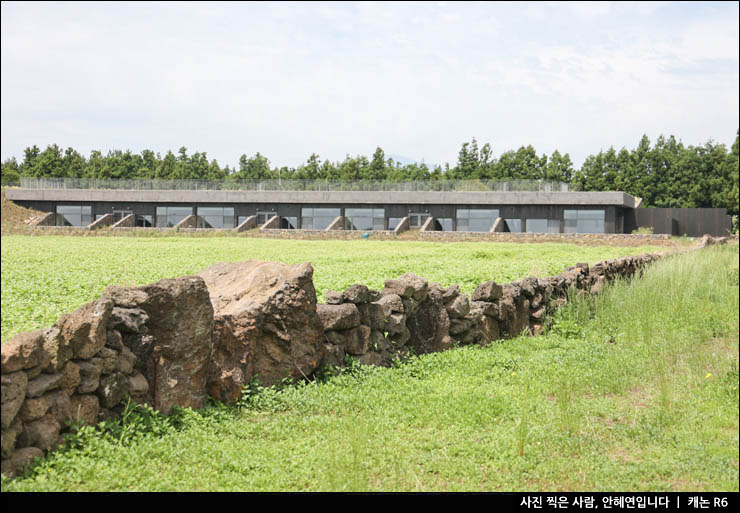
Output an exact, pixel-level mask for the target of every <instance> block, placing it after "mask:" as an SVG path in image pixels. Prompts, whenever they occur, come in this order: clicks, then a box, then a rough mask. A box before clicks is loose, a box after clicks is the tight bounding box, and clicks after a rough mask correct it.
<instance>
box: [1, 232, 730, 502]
mask: <svg viewBox="0 0 740 513" xmlns="http://www.w3.org/2000/svg"><path fill="white" fill-rule="evenodd" d="M7 240H9V241H11V244H10V245H7V244H6V237H3V323H5V319H4V317H5V315H6V311H13V309H12V308H10V305H6V303H5V301H6V297H5V295H6V286H7V285H6V283H7V284H8V285H9V284H11V283H12V285H13V286H12V287H9V289H8V290H14V295H15V296H16V297H17V298H22V297H24V295H27V293H25V292H23V291H26V290H36V289H38V291H37V293H36V294H35V295H31V296H28V297H27V298H26V300H27V301H28V305H29V306H28V308H31V309H33V308H38V305H39V304H43V301H44V297H45V296H44V294H53V296H54V297H55V298H58V299H60V302H59V303H57V305H56V307H58V308H61V309H62V310H64V309H68V306H63V305H62V304H63V301H61V299H63V298H65V297H66V295H70V296H72V301H71V303H70V304H71V305H72V306H74V305H76V304H79V303H82V302H84V301H87V300H89V299H91V298H92V297H94V296H95V295H96V294H98V292H99V291H100V290H102V288H104V287H105V285H107V284H109V283H120V282H123V283H126V282H134V283H144V282H147V281H152V280H154V279H157V278H161V277H164V276H175V275H179V274H183V273H188V272H195V271H197V270H199V269H200V268H202V267H204V266H206V265H209V264H211V263H213V262H216V261H218V260H239V259H242V258H249V257H254V258H265V259H279V260H283V261H287V262H298V261H303V260H309V261H312V262H313V263H314V266H315V268H316V283H317V288H318V289H319V290H323V289H325V288H339V289H341V288H343V287H344V286H346V285H349V284H351V283H353V282H361V283H366V284H369V285H371V286H375V287H379V286H380V285H381V284H382V280H380V279H379V277H377V276H375V274H376V273H382V276H383V277H393V275H394V274H401V273H403V272H406V271H413V272H417V273H418V274H420V275H423V276H426V277H428V278H430V279H432V280H437V281H440V282H442V283H444V284H447V283H454V282H457V283H462V284H463V285H464V287H465V288H466V290H467V291H468V292H469V291H470V289H471V287H472V285H473V284H474V283H475V282H477V281H480V280H482V279H484V278H490V277H493V278H495V279H498V280H500V281H502V282H504V281H508V280H510V279H514V278H518V277H521V276H524V275H526V274H529V273H534V274H553V273H555V272H559V271H560V270H561V269H562V268H563V267H565V266H566V265H569V264H572V263H574V262H575V261H588V262H591V263H593V262H594V261H596V260H599V259H602V258H611V257H614V256H618V255H621V254H627V253H628V252H629V253H634V252H642V251H643V250H644V249H645V248H632V249H630V250H625V249H621V248H607V247H601V248H582V247H573V246H567V245H563V246H560V245H550V244H542V245H531V246H530V245H511V246H508V245H504V244H484V243H481V244H471V243H465V244H460V245H439V246H437V245H434V244H425V243H419V244H413V243H412V244H405V243H404V244H398V243H376V244H378V245H377V246H376V245H373V244H367V243H363V242H357V243H346V242H332V243H327V242H316V243H314V242H296V241H291V242H290V243H289V244H284V242H285V241H259V242H256V241H254V240H248V241H241V240H228V241H222V240H187V241H185V240H183V241H180V240H179V239H174V240H172V241H169V240H167V241H157V242H156V243H154V244H153V245H151V246H150V245H148V244H150V243H149V241H139V240H117V239H107V238H101V239H77V238H67V239H65V240H63V241H62V240H56V239H52V238H47V237H43V238H39V239H31V238H23V237H19V238H7ZM222 242H225V244H223V245H221V243H222ZM476 254H479V255H487V256H482V257H476V256H475V255H476ZM135 255H140V256H138V257H135ZM334 255H338V257H339V258H342V259H346V261H342V262H336V261H335V259H333V256H334ZM386 255H390V256H386ZM127 260H128V261H130V262H135V261H138V262H142V263H143V262H146V263H147V265H146V266H143V265H140V264H137V265H130V266H129V267H128V268H127V270H126V271H125V273H124V272H123V271H122V270H121V267H122V266H123V264H124V263H125V262H126V261H127ZM6 266H7V269H8V270H12V271H13V273H12V274H13V276H11V277H8V276H7V272H6ZM144 267H146V269H143V268H144ZM322 269H323V273H322V271H321V270H322ZM368 269H371V270H368ZM373 269H374V271H372V270H373ZM65 270H67V271H68V272H69V274H68V275H65V274H63V273H64V272H65ZM24 272H25V273H28V274H29V275H32V276H31V277H30V278H29V279H28V280H27V281H29V282H32V283H33V285H32V284H31V283H23V277H21V276H18V274H21V273H24ZM41 276H46V277H47V278H46V279H43V278H40V277H41ZM6 280H9V281H8V282H6ZM78 282H84V284H85V285H86V287H85V288H79V289H78V288H76V284H77V283H78ZM13 287H15V288H13ZM55 287H64V289H65V290H64V291H61V292H60V291H57V290H53V289H54V288H55ZM6 309H7V310H6ZM14 315H15V316H16V318H17V320H16V321H15V322H14V323H11V324H10V325H9V326H8V331H9V332H13V331H17V330H18V329H28V328H27V327H25V326H24V327H22V328H21V327H20V326H21V324H23V323H26V325H34V323H36V324H43V323H46V324H49V323H50V322H51V321H52V320H53V319H54V317H55V315H56V314H51V313H47V315H48V316H49V317H48V319H49V320H46V318H45V317H43V316H39V317H38V318H36V319H35V320H31V321H28V320H24V313H23V312H22V311H17V312H15V313H14ZM26 315H27V314H26ZM3 329H4V330H5V329H6V327H5V324H3ZM4 333H5V331H4ZM738 411H739V407H738V246H737V245H733V246H725V247H712V248H708V249H704V250H701V251H694V252H690V253H687V254H681V255H677V256H673V257H670V258H668V259H665V260H662V261H659V262H657V263H655V264H653V265H652V266H651V267H650V269H648V271H647V272H646V273H645V275H644V276H643V277H642V278H640V279H634V280H631V281H629V282H625V281H620V282H617V283H616V284H615V285H613V286H611V287H608V288H607V289H606V290H605V291H604V292H603V293H602V294H600V295H599V296H597V297H595V298H585V299H584V300H581V301H574V302H572V303H570V304H569V305H568V306H566V307H565V308H563V309H561V310H560V311H559V313H558V314H557V315H556V318H555V323H554V325H553V327H552V329H551V330H550V331H549V332H547V333H546V334H545V335H543V336H539V337H526V338H516V339H512V340H506V341H498V342H495V343H493V344H491V345H489V346H487V347H462V348H456V349H453V350H450V351H447V352H444V353H437V354H431V355H424V356H421V357H415V358H412V359H410V360H409V361H407V362H404V363H399V364H398V365H396V366H394V367H392V368H389V369H386V368H375V367H361V366H357V365H353V366H351V367H350V368H349V369H347V370H346V371H344V372H342V373H340V374H338V375H333V376H325V377H323V378H322V379H317V380H315V381H313V382H310V383H301V384H297V385H291V386H285V387H282V388H281V387H275V388H268V389H259V388H252V389H250V390H248V391H246V392H245V395H244V396H243V398H242V400H241V401H240V403H239V404H238V405H237V406H235V407H227V406H224V405H222V404H219V403H215V402H212V403H211V404H209V406H208V407H206V408H204V409H203V410H200V411H197V412H196V411H192V410H182V409H180V410H176V411H175V413H174V414H173V415H171V416H169V417H164V416H161V415H159V414H157V413H156V412H154V413H153V412H150V411H147V410H142V409H138V410H133V411H132V412H131V413H130V414H128V415H127V416H126V420H125V422H109V423H105V424H103V425H102V426H98V428H96V429H93V428H85V429H83V430H81V431H80V432H79V433H78V434H77V435H75V436H74V437H72V438H71V439H70V441H69V443H68V446H67V447H66V448H64V449H61V450H59V451H57V452H55V453H51V454H50V455H49V456H47V457H46V458H45V459H44V460H43V461H40V462H38V463H37V464H36V465H35V466H33V467H32V468H31V469H30V470H28V471H27V473H26V474H25V475H24V476H21V477H19V478H17V479H15V480H8V479H7V478H5V477H4V476H3V477H2V490H3V491H165V490H167V491H516V490H528V491H530V490H562V491H570V490H579V491H586V490H596V491H611V490H617V491H619V490H630V491H641V490H655V491H662V490H673V491H689V490H691V491H695V490H702V491H710V490H715V491H737V490H738V452H739V451H738V442H739V440H738Z"/></svg>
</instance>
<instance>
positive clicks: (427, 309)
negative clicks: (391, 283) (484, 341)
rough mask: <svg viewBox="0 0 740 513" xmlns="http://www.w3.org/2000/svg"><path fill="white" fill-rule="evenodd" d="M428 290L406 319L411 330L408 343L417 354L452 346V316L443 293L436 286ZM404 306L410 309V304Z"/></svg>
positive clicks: (442, 349)
mask: <svg viewBox="0 0 740 513" xmlns="http://www.w3.org/2000/svg"><path fill="white" fill-rule="evenodd" d="M387 283H388V282H386V286H387ZM426 292H427V291H426V290H425V294H426V298H425V299H424V300H423V301H421V302H420V303H418V307H417V308H416V309H415V311H414V312H413V313H411V314H409V315H408V318H407V319H406V327H407V328H408V330H409V332H410V337H409V340H408V342H407V343H406V345H407V346H408V347H410V348H412V349H413V350H414V352H415V353H416V354H424V353H433V352H438V351H445V350H447V349H449V348H450V347H451V346H452V338H451V337H450V317H449V315H447V309H446V308H445V304H444V302H443V300H442V294H441V293H440V292H439V291H438V290H437V289H436V288H434V289H428V294H427V293H426ZM404 306H405V307H406V308H407V311H408V306H407V305H406V304H404Z"/></svg>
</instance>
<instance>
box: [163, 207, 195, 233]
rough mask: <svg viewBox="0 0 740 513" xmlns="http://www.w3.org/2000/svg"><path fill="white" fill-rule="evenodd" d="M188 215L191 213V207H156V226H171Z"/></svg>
mask: <svg viewBox="0 0 740 513" xmlns="http://www.w3.org/2000/svg"><path fill="white" fill-rule="evenodd" d="M190 215H193V207H157V226H158V227H161V228H172V227H173V226H175V225H176V224H177V223H179V222H180V221H182V220H183V219H185V218H186V217H188V216H190Z"/></svg>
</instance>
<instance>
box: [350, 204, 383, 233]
mask: <svg viewBox="0 0 740 513" xmlns="http://www.w3.org/2000/svg"><path fill="white" fill-rule="evenodd" d="M344 217H345V219H346V220H347V223H346V227H345V228H346V229H347V230H363V231H364V230H385V209H384V208H345V209H344Z"/></svg>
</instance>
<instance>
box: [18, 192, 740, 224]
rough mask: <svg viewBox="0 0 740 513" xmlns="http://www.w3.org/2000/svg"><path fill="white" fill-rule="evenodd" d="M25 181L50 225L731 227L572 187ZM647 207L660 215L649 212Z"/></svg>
mask: <svg viewBox="0 0 740 513" xmlns="http://www.w3.org/2000/svg"><path fill="white" fill-rule="evenodd" d="M29 184H30V185H32V186H31V187H29V186H27V185H29ZM23 185H24V187H21V188H9V189H6V197H7V198H8V199H10V200H12V201H14V202H16V203H18V204H20V205H22V206H24V207H28V208H33V209H36V210H40V211H44V212H50V213H54V214H55V216H54V222H53V223H51V224H55V225H57V226H87V225H89V224H90V223H92V222H94V221H95V220H96V219H99V218H101V217H102V216H104V215H106V214H112V217H113V219H114V221H117V220H119V219H122V218H124V217H126V216H129V215H132V216H133V217H132V218H130V219H133V220H134V222H133V223H132V224H134V225H135V226H140V227H161V228H166V227H174V226H176V225H178V223H181V222H182V221H183V220H185V219H186V218H189V219H192V220H193V221H194V222H193V224H192V226H194V227H197V228H216V229H233V228H236V227H237V226H239V225H241V224H242V223H243V222H245V221H246V220H247V219H248V218H250V217H251V216H255V221H256V223H254V224H256V226H262V225H263V224H264V223H266V222H267V221H268V220H272V221H273V222H272V223H271V225H270V226H271V227H273V228H278V227H279V228H283V229H310V230H324V229H326V228H327V227H329V225H330V224H332V223H334V222H335V221H336V220H337V219H338V218H340V217H341V218H343V219H341V220H340V225H341V227H342V228H343V229H354V230H363V231H367V230H393V229H395V228H396V227H397V226H398V224H399V223H401V222H404V223H405V222H408V225H409V227H411V228H413V227H421V226H422V225H424V224H425V223H428V224H427V226H426V229H432V230H444V231H471V232H489V231H493V230H494V229H495V230H496V231H511V232H530V233H631V232H632V231H633V230H635V229H637V228H639V227H641V226H651V227H652V228H653V229H654V231H655V233H671V234H674V235H683V234H686V235H690V236H699V235H703V234H704V233H709V234H711V235H724V234H725V233H726V230H728V229H729V228H730V225H731V223H730V219H729V216H727V215H726V212H724V211H722V209H643V208H639V202H640V200H639V199H638V198H635V197H633V196H631V195H629V194H626V193H624V192H573V191H567V190H563V189H567V187H548V188H547V189H549V190H535V191H532V190H530V191H500V190H495V191H490V190H488V191H460V190H454V191H422V190H414V191H404V190H359V191H358V190H355V191H351V190H350V191H348V190H223V189H222V190H183V189H179V190H171V189H170V190H168V189H160V190H157V189H97V188H85V189H83V188H54V187H53V186H44V182H43V181H37V182H31V181H24V184H23ZM39 185H41V186H39ZM390 188H393V187H390ZM395 188H397V189H402V188H403V184H397V187H395ZM552 189H556V190H555V191H553V190H552ZM679 210H680V211H681V212H678V211H679ZM647 211H652V214H654V215H645V214H643V212H647ZM658 211H660V212H658ZM673 211H677V212H676V213H675V214H674V213H673ZM190 216H193V217H190ZM275 216H277V218H275ZM429 218H432V219H431V220H430V219H429ZM499 218H500V220H499ZM497 220H499V222H498V223H497ZM504 221H505V222H504ZM494 224H496V227H495V228H494ZM335 226H336V224H335Z"/></svg>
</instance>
